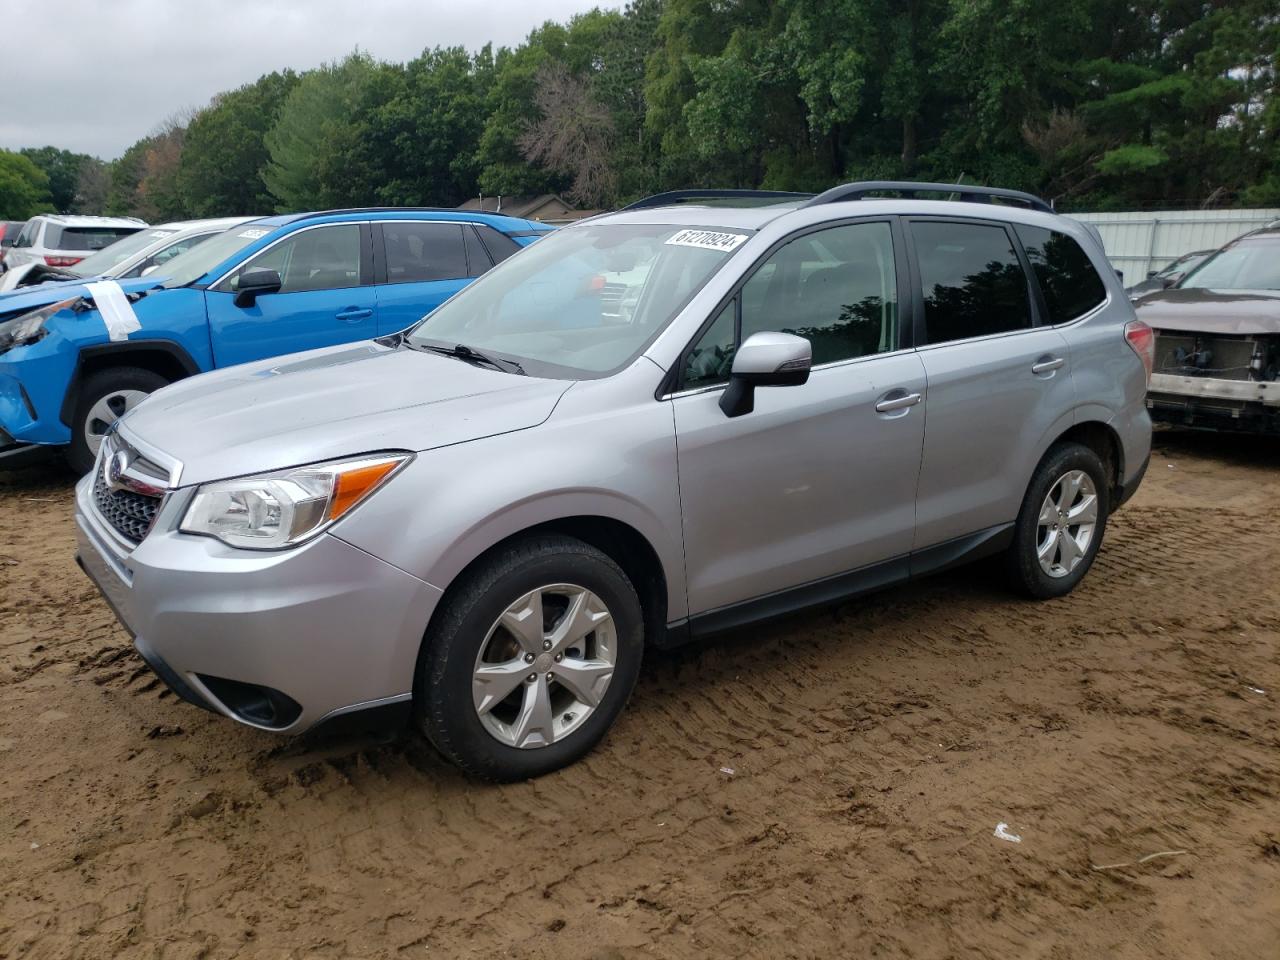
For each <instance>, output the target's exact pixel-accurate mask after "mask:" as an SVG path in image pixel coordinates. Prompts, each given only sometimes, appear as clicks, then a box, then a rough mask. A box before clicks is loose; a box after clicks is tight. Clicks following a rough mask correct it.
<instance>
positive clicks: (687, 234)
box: [667, 230, 747, 253]
mask: <svg viewBox="0 0 1280 960" xmlns="http://www.w3.org/2000/svg"><path fill="white" fill-rule="evenodd" d="M745 239H747V235H746V234H745V233H720V232H719V231H716V230H681V231H680V232H679V233H677V234H676V235H675V236H673V237H672V238H671V239H669V240H668V241H667V243H669V244H674V245H676V246H678V247H701V248H702V249H703V250H723V251H724V252H725V253H728V252H729V251H730V250H734V249H736V248H737V246H738V245H739V244H740V243H742V241H743V240H745Z"/></svg>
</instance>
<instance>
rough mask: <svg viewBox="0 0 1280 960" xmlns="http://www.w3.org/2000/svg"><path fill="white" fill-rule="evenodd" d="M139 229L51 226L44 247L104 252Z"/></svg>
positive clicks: (47, 231)
mask: <svg viewBox="0 0 1280 960" xmlns="http://www.w3.org/2000/svg"><path fill="white" fill-rule="evenodd" d="M139 229H140V228H138V227H60V226H58V225H57V224H53V223H51V224H49V226H48V228H47V229H46V230H45V232H44V245H45V247H47V248H48V249H50V250H104V249H106V248H107V247H109V246H111V245H112V244H113V243H115V242H116V241H117V240H119V239H121V238H123V237H129V236H132V235H133V234H135V233H137V232H138V230H139Z"/></svg>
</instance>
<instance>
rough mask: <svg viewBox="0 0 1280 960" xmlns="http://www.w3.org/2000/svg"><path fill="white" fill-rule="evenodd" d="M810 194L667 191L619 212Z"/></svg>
mask: <svg viewBox="0 0 1280 960" xmlns="http://www.w3.org/2000/svg"><path fill="white" fill-rule="evenodd" d="M812 196H813V194H812V193H794V192H792V191H790V190H668V191H666V192H665V193H655V194H654V195H653V196H651V197H645V198H644V199H643V200H637V201H636V202H635V203H631V204H628V205H627V206H625V207H623V208H622V210H619V211H618V212H619V213H622V212H623V211H626V210H648V209H649V208H650V207H670V206H674V205H676V204H679V203H694V202H696V201H698V200H808V199H809V198H810V197H812Z"/></svg>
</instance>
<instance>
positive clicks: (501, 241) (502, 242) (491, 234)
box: [476, 223, 520, 263]
mask: <svg viewBox="0 0 1280 960" xmlns="http://www.w3.org/2000/svg"><path fill="white" fill-rule="evenodd" d="M476 232H477V233H478V234H480V239H481V240H483V241H484V246H485V249H486V250H488V251H489V256H491V257H492V258H493V262H494V263H501V262H502V261H503V260H505V259H507V257H509V256H511V255H512V254H513V253H515V252H516V251H517V250H519V249H520V244H518V243H516V242H515V241H514V240H512V239H511V238H510V237H508V236H507V235H506V234H505V233H499V232H498V231H497V230H495V229H493V227H489V226H486V225H485V224H483V223H477V224H476Z"/></svg>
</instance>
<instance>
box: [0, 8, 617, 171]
mask: <svg viewBox="0 0 1280 960" xmlns="http://www.w3.org/2000/svg"><path fill="white" fill-rule="evenodd" d="M621 5H622V3H621V0H596V2H593V0H0V10H3V13H0V21H3V26H2V27H0V36H2V37H3V44H0V49H3V51H4V59H5V62H6V63H7V65H8V68H9V70H8V72H9V80H8V82H7V84H5V85H4V89H3V92H0V147H3V148H6V149H10V150H16V149H18V148H20V147H41V146H44V145H45V144H53V145H55V146H58V147H64V148H66V149H69V150H75V151H77V152H83V153H90V154H94V155H96V156H99V157H102V158H103V159H104V160H110V159H113V158H115V157H117V156H119V155H120V154H121V153H122V152H124V150H125V148H126V147H128V146H129V145H130V144H131V143H133V142H134V141H136V140H138V139H140V138H141V137H143V136H146V135H147V134H148V133H150V132H151V131H152V130H153V129H154V128H155V127H156V126H158V125H159V124H160V122H161V121H162V120H164V119H165V118H166V117H168V116H170V115H172V114H174V113H175V112H177V111H180V110H183V109H185V108H188V107H199V106H203V105H204V104H206V103H208V102H209V99H210V98H211V97H212V96H213V95H214V94H215V93H218V92H219V91H222V90H229V89H232V88H234V87H238V86H240V85H242V84H245V83H250V82H252V81H254V80H256V79H257V78H258V77H259V76H261V75H262V74H264V73H270V72H271V71H272V70H279V69H281V68H283V67H292V68H294V69H295V70H305V69H306V68H308V67H314V66H316V65H317V64H320V63H323V62H325V61H327V60H335V59H341V58H342V57H343V56H345V55H346V54H348V53H350V52H351V51H352V50H353V49H355V48H356V47H359V48H360V49H361V50H363V51H365V52H367V53H370V54H372V55H373V56H374V57H376V58H378V59H380V60H392V61H403V60H409V59H412V58H413V57H415V56H417V55H418V54H419V53H421V52H422V50H423V49H424V48H427V47H434V46H454V45H459V44H460V45H462V46H465V47H467V48H468V49H470V50H476V49H479V48H480V47H482V46H483V45H484V44H485V43H489V42H492V43H493V44H494V46H502V45H506V46H514V45H515V44H518V43H519V42H520V41H521V40H523V39H524V38H525V36H527V35H528V33H529V31H530V30H531V29H533V28H534V27H536V26H538V25H539V24H541V23H542V22H543V21H545V20H557V21H564V20H567V19H568V18H569V17H570V16H572V15H573V14H575V13H579V12H582V11H584V10H589V9H591V8H592V7H596V6H600V7H619V6H621Z"/></svg>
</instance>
